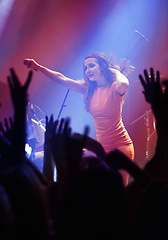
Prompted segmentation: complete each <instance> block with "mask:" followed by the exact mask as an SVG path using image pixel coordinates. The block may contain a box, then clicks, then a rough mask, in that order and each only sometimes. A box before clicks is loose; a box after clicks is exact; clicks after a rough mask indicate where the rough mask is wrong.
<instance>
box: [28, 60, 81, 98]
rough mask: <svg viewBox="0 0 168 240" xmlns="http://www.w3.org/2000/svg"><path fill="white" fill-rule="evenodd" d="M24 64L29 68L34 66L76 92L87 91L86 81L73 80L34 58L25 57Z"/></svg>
mask: <svg viewBox="0 0 168 240" xmlns="http://www.w3.org/2000/svg"><path fill="white" fill-rule="evenodd" d="M24 64H25V65H26V66H27V67H28V68H32V69H34V70H35V71H40V72H42V73H43V74H44V75H46V76H47V77H48V78H50V79H52V80H53V81H55V82H56V83H59V84H61V85H62V86H64V87H67V88H69V89H70V90H73V91H75V92H78V93H80V94H84V91H85V82H84V81H82V80H73V79H71V78H68V77H66V76H64V75H63V74H62V73H60V72H56V71H53V70H51V69H49V68H46V67H44V66H42V65H40V64H38V63H37V62H36V61H35V60H34V59H28V58H27V59H25V60H24Z"/></svg>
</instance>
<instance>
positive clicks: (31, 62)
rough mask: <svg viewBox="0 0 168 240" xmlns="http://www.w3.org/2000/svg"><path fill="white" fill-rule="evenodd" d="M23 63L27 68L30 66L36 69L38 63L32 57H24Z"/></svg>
mask: <svg viewBox="0 0 168 240" xmlns="http://www.w3.org/2000/svg"><path fill="white" fill-rule="evenodd" d="M23 63H24V65H26V66H27V68H32V69H33V70H35V71H38V66H39V64H38V63H37V62H36V61H35V60H34V59H30V58H25V59H24V61H23Z"/></svg>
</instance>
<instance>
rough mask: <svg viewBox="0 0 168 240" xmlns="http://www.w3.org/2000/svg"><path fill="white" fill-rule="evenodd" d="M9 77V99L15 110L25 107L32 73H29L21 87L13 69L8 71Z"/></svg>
mask: <svg viewBox="0 0 168 240" xmlns="http://www.w3.org/2000/svg"><path fill="white" fill-rule="evenodd" d="M10 74H11V75H10V76H8V78H7V79H8V84H9V88H10V93H11V98H12V102H13V105H14V108H15V110H16V109H17V108H20V107H22V106H23V107H25V106H26V105H27V90H28V87H29V85H30V82H31V80H32V74H33V72H32V71H30V72H29V74H28V77H27V80H26V82H25V84H24V85H23V86H21V83H20V81H19V79H18V77H17V75H16V73H15V71H14V69H13V68H11V69H10Z"/></svg>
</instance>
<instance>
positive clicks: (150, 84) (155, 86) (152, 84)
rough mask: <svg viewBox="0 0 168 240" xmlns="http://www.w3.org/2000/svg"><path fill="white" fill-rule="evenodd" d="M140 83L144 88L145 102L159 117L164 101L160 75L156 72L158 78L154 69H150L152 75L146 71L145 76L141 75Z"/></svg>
mask: <svg viewBox="0 0 168 240" xmlns="http://www.w3.org/2000/svg"><path fill="white" fill-rule="evenodd" d="M139 79H140V82H141V84H142V86H143V89H144V90H143V92H142V93H143V94H144V96H145V100H146V101H147V102H148V103H149V104H151V106H152V110H153V112H154V114H155V117H157V116H158V112H159V108H160V105H161V103H162V99H163V92H162V88H161V84H160V73H159V71H157V72H156V77H155V74H154V70H153V68H151V69H150V74H148V72H147V70H146V69H145V70H144V76H142V75H139Z"/></svg>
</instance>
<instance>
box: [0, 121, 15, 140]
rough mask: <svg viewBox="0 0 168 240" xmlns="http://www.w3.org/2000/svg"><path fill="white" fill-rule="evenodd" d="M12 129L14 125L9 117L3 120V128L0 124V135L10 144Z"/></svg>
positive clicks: (0, 123)
mask: <svg viewBox="0 0 168 240" xmlns="http://www.w3.org/2000/svg"><path fill="white" fill-rule="evenodd" d="M13 127H14V123H13V119H12V118H11V117H9V119H7V118H5V119H4V126H3V124H2V122H0V133H1V134H2V135H3V136H4V137H5V138H6V139H7V140H8V141H10V142H11V141H12V137H13Z"/></svg>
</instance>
